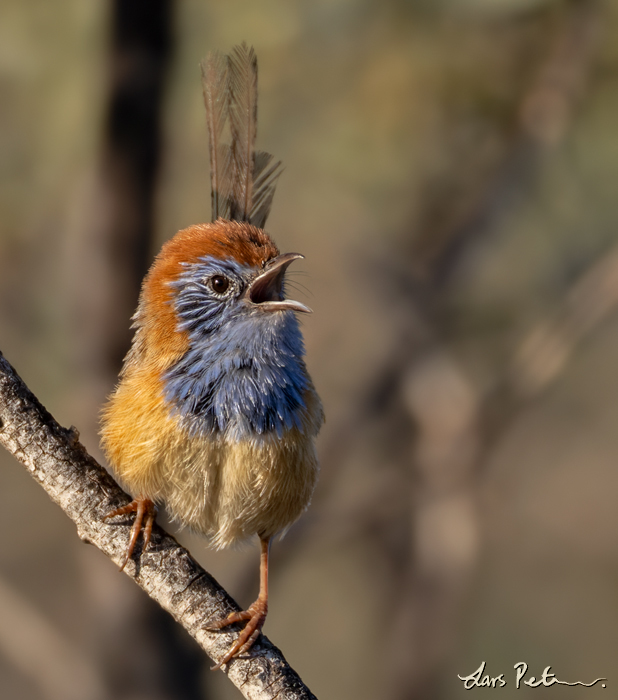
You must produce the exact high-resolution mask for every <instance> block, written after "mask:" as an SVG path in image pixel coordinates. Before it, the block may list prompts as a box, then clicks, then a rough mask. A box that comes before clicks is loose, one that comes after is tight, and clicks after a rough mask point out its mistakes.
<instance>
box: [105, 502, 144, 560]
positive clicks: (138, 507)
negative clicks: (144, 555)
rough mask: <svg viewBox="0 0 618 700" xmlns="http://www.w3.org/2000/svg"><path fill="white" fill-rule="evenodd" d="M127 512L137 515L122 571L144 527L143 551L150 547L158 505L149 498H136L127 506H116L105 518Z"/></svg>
mask: <svg viewBox="0 0 618 700" xmlns="http://www.w3.org/2000/svg"><path fill="white" fill-rule="evenodd" d="M127 513H135V514H136V515H135V522H134V523H133V527H132V528H131V539H130V540H129V546H128V547H127V555H126V557H125V559H124V561H123V562H122V566H121V567H120V571H122V570H123V569H124V567H125V566H126V565H127V562H128V561H129V559H130V558H131V555H132V554H133V550H134V549H135V545H136V543H137V538H138V537H139V533H140V531H141V530H142V527H143V528H144V544H143V546H142V552H143V551H144V550H145V549H146V547H148V544H149V542H150V536H151V535H152V526H153V525H154V521H155V518H156V517H157V507H156V506H155V504H154V503H153V502H152V501H151V500H150V499H149V498H136V499H134V500H133V501H131V503H128V504H127V505H126V506H121V507H120V508H116V510H113V511H112V512H111V513H108V514H107V515H104V516H103V520H107V519H108V518H113V517H115V516H116V515H126V514H127Z"/></svg>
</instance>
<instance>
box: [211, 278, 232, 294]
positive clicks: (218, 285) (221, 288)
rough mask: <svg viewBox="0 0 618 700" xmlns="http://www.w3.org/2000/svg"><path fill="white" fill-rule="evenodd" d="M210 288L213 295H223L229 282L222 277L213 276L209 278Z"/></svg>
mask: <svg viewBox="0 0 618 700" xmlns="http://www.w3.org/2000/svg"><path fill="white" fill-rule="evenodd" d="M210 286H211V288H212V291H213V292H215V294H225V292H227V290H228V289H229V287H230V280H229V279H228V278H227V277H224V276H223V275H214V276H213V277H211V278H210Z"/></svg>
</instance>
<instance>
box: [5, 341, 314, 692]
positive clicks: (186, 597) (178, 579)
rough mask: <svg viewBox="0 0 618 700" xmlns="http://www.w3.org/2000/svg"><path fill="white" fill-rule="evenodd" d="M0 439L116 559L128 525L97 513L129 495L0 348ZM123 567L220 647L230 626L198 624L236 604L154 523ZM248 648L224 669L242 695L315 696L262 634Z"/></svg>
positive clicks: (211, 647)
mask: <svg viewBox="0 0 618 700" xmlns="http://www.w3.org/2000/svg"><path fill="white" fill-rule="evenodd" d="M0 443H1V444H3V445H4V446H5V447H6V448H7V450H8V451H9V452H11V454H13V455H14V456H15V457H16V459H17V460H19V461H20V462H21V463H22V464H23V465H24V466H25V467H26V469H27V470H28V471H29V472H30V474H31V475H32V477H33V478H34V479H36V481H38V482H39V483H40V484H41V486H42V487H43V488H44V489H45V490H46V491H47V493H48V494H49V496H50V497H51V499H52V500H53V501H55V502H56V503H57V504H58V505H59V506H60V507H61V508H62V509H63V510H64V512H65V513H66V514H67V515H68V516H69V517H70V518H71V520H73V522H75V524H76V525H77V533H78V535H79V537H80V538H81V539H82V540H83V541H84V542H88V543H90V544H94V545H95V546H96V547H98V548H99V549H100V550H101V551H102V552H104V553H105V554H106V555H107V556H108V557H110V559H112V560H113V561H114V562H116V564H120V563H121V562H122V560H123V553H124V552H125V551H126V547H127V543H128V538H129V527H128V525H123V526H119V525H118V524H114V523H108V522H104V521H103V520H102V517H103V515H105V514H106V513H108V512H109V511H110V510H113V509H114V508H116V507H118V506H119V505H123V504H125V503H128V502H129V500H130V499H129V498H128V496H127V495H126V494H125V493H124V491H122V489H121V488H120V487H119V486H118V485H117V484H116V482H115V481H114V480H113V479H112V477H111V476H110V475H109V474H108V473H107V472H106V471H105V470H104V469H103V468H102V467H101V466H100V465H99V464H98V463H97V462H96V461H95V460H94V459H93V458H92V457H91V456H90V455H89V454H88V453H87V452H86V450H85V449H84V447H83V446H82V445H81V444H80V443H79V441H78V436H77V431H76V430H75V429H74V428H72V429H70V430H67V429H65V428H62V427H61V426H60V425H58V423H57V422H56V421H55V420H54V418H53V417H52V416H51V415H50V414H49V413H48V412H47V411H46V409H45V408H44V407H43V406H42V405H41V404H40V402H39V401H38V400H37V398H36V397H35V396H34V395H33V394H32V393H31V392H30V390H29V389H28V387H27V386H26V385H25V384H24V383H23V381H22V380H21V378H20V377H19V376H18V375H17V373H16V372H15V370H14V369H13V368H12V367H11V365H10V364H9V363H8V362H7V360H6V359H5V358H4V357H3V355H2V354H1V353H0ZM125 571H126V573H127V575H129V576H131V578H133V579H134V580H135V582H136V583H137V584H138V585H139V586H140V587H141V588H143V589H144V590H145V591H146V593H148V595H149V596H150V597H151V598H152V599H153V600H156V601H157V602H158V603H159V604H160V605H161V606H162V607H163V608H164V609H165V610H167V611H168V612H169V613H170V614H171V615H172V616H173V617H174V619H175V620H176V621H177V622H179V623H180V624H181V625H182V626H183V627H184V628H185V629H186V630H187V632H189V634H190V635H191V636H192V637H193V638H194V639H195V640H196V641H197V643H198V644H199V645H200V646H201V647H202V649H203V650H204V651H205V652H206V653H207V654H208V655H209V656H210V657H211V658H212V659H214V660H217V659H219V658H221V657H222V656H223V655H224V654H225V652H226V651H227V649H228V648H229V646H230V644H231V643H232V641H233V638H234V637H235V635H236V633H235V632H214V633H213V632H207V631H206V630H205V629H204V628H205V626H206V624H207V622H208V621H209V620H210V619H211V618H213V617H217V618H220V617H223V616H225V615H227V614H228V613H230V612H231V611H233V610H239V607H238V605H237V604H236V603H235V601H234V600H232V598H231V597H230V596H229V595H228V594H227V593H226V591H225V590H223V589H222V588H221V587H220V586H219V584H218V583H217V582H216V581H215V580H214V579H213V578H212V576H210V575H209V574H208V573H207V572H206V571H204V569H202V568H201V567H200V565H199V564H198V563H197V562H196V561H195V560H194V559H193V558H192V557H191V555H190V554H189V552H187V550H186V549H184V548H183V547H181V546H180V545H179V544H178V543H177V542H176V540H175V539H174V538H173V537H171V536H170V535H168V534H167V533H166V532H165V531H164V530H162V529H161V528H160V527H158V526H155V528H154V530H153V537H152V540H151V545H150V547H149V548H148V550H147V551H146V552H145V553H144V554H143V555H142V556H141V557H140V560H139V565H136V564H135V562H133V561H131V562H129V564H128V565H127V568H126V569H125ZM254 649H256V651H257V653H255V654H254V656H252V657H251V658H242V659H236V660H234V661H233V662H232V663H231V664H230V665H229V670H227V671H226V673H227V675H228V677H229V679H230V680H231V681H232V682H233V683H234V684H235V685H236V686H237V687H238V688H239V690H240V691H241V692H242V694H243V695H244V696H245V697H246V698H248V699H249V700H273V699H274V698H275V697H277V698H279V699H280V700H283V699H287V700H301V699H302V700H311V698H315V696H314V695H313V694H312V693H311V691H310V690H309V689H308V688H307V687H306V686H305V685H304V684H303V682H302V681H301V680H300V678H299V677H298V674H297V673H296V672H295V671H294V670H292V669H291V668H290V667H289V666H288V664H287V662H286V661H285V659H284V657H283V655H282V654H281V652H280V651H279V650H278V649H277V648H276V647H274V646H273V645H272V644H271V643H270V642H269V641H268V640H267V639H266V638H265V637H263V638H262V639H261V641H260V643H259V645H256V647H254Z"/></svg>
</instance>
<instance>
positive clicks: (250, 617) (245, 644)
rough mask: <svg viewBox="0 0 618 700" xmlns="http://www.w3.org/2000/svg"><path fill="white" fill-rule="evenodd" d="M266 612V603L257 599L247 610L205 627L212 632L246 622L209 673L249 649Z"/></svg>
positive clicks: (264, 618) (259, 629)
mask: <svg viewBox="0 0 618 700" xmlns="http://www.w3.org/2000/svg"><path fill="white" fill-rule="evenodd" d="M267 612H268V603H267V601H266V600H263V599H260V598H258V599H257V600H256V601H255V603H253V605H251V606H250V607H249V608H248V609H247V610H242V611H241V612H234V613H230V614H229V615H228V616H227V617H225V618H223V620H218V621H216V622H211V623H210V624H209V625H208V627H206V629H207V630H209V631H211V632H214V631H216V630H220V629H223V628H224V627H227V626H228V625H233V624H234V623H235V622H243V621H245V620H246V621H247V624H246V625H245V627H244V629H243V630H242V632H241V633H240V634H239V635H238V639H237V640H236V642H235V643H234V644H233V645H232V646H231V647H230V649H229V651H228V652H227V653H226V654H225V656H224V657H223V658H222V659H221V660H220V661H219V662H218V663H217V664H216V665H215V666H212V667H211V669H210V670H211V671H216V670H217V669H218V668H221V666H225V664H227V663H229V662H230V661H231V660H232V659H233V658H234V657H235V656H238V655H239V654H244V653H245V652H247V651H249V649H251V647H252V646H253V645H254V644H255V641H256V639H257V638H258V636H259V634H260V631H261V629H262V627H263V626H264V621H265V620H266V613H267Z"/></svg>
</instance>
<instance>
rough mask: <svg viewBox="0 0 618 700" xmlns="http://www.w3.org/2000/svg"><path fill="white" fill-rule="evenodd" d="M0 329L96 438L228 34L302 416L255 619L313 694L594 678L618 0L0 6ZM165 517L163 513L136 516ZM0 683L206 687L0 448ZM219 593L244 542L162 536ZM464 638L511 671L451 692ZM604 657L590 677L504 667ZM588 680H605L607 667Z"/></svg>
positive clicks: (141, 0) (89, 438)
mask: <svg viewBox="0 0 618 700" xmlns="http://www.w3.org/2000/svg"><path fill="white" fill-rule="evenodd" d="M0 17H1V21H0V350H1V351H2V352H3V353H4V354H5V356H6V357H7V359H8V360H9V361H10V362H11V363H12V364H13V365H14V366H15V367H16V369H17V370H18V372H19V373H20V374H21V375H22V377H23V378H24V379H25V381H26V382H27V383H28V384H29V386H30V388H31V389H32V390H33V391H34V392H35V394H37V395H38V397H39V398H40V399H41V401H42V402H43V403H44V404H45V405H46V407H47V408H48V409H49V410H50V411H51V412H52V413H53V414H54V415H55V417H56V418H57V419H58V420H59V421H60V422H61V423H62V424H63V425H65V426H69V425H72V424H73V425H75V426H77V427H78V428H79V430H80V431H81V436H82V441H83V442H84V444H85V445H86V446H87V448H88V449H89V450H90V451H91V452H92V453H93V454H94V455H95V456H97V457H98V458H101V455H100V452H99V449H98V438H97V415H98V411H99V407H100V406H101V404H102V403H103V401H104V399H105V397H106V395H107V394H108V393H109V392H110V390H111V388H112V386H113V384H114V381H115V377H116V375H117V372H118V369H119V367H120V363H121V360H122V357H123V355H124V353H125V352H126V350H127V348H128V344H129V342H130V337H131V336H130V331H129V323H130V322H129V318H130V316H131V314H132V312H133V310H134V308H135V305H136V301H137V295H138V292H139V284H140V280H141V278H142V276H143V274H144V273H145V271H146V270H147V268H148V266H149V264H150V262H151V261H152V258H153V256H154V255H155V254H156V252H157V251H158V249H159V247H160V246H161V244H162V243H163V242H164V241H165V240H167V239H169V238H170V237H171V236H172V235H173V234H174V233H175V232H176V231H177V230H178V229H181V228H184V227H186V226H188V225H190V224H193V223H197V222H201V221H207V220H209V217H210V197H209V181H208V158H207V152H208V149H207V137H206V130H205V116H204V109H203V104H202V91H201V84H200V71H199V61H200V59H201V58H202V57H203V56H204V55H205V54H206V53H207V51H209V50H211V49H215V48H217V49H221V50H223V51H228V50H229V49H231V47H232V46H233V45H234V44H235V43H239V42H240V41H242V40H246V41H247V42H248V43H250V44H253V45H254V46H255V49H256V52H257V55H258V59H259V65H260V119H259V124H260V127H259V133H258V146H259V147H260V148H261V149H264V150H267V151H270V152H272V153H274V154H275V155H276V157H277V158H281V159H282V160H283V161H284V163H285V166H286V170H285V172H284V174H283V176H282V178H281V179H280V181H279V185H278V188H277V194H276V197H275V201H274V206H273V213H272V216H271V218H270V220H269V224H268V230H269V232H270V233H271V234H272V235H273V237H274V238H275V240H276V241H277V242H278V244H279V246H280V248H281V249H282V250H283V251H290V250H293V251H296V250H298V251H300V252H302V253H304V254H305V256H306V260H305V261H304V262H303V263H302V265H299V266H298V267H297V269H298V270H299V272H297V273H296V274H295V276H294V277H293V280H294V281H295V283H296V284H297V285H298V288H299V291H298V293H297V294H298V298H299V299H300V300H302V301H304V302H305V303H308V304H309V305H310V306H311V307H312V308H313V309H314V312H315V313H314V314H313V315H312V316H311V317H308V318H306V319H303V325H304V333H305V339H306V345H307V356H308V365H309V368H310V371H311V374H312V376H313V378H314V381H315V383H316V386H317V388H318V390H319V392H320V393H321V395H322V397H323V400H324V404H325V408H326V414H327V422H326V425H325V426H324V429H323V431H322V434H321V437H320V443H319V450H320V454H321V462H322V475H321V480H320V483H319V486H318V489H317V491H316V494H315V497H314V501H313V504H312V506H311V508H310V510H309V511H308V513H307V514H306V515H305V516H304V517H303V518H302V520H301V521H300V522H299V523H298V524H297V525H296V526H295V527H294V528H293V529H292V530H291V531H290V533H289V534H288V535H287V536H286V538H285V539H284V540H283V541H281V542H279V543H276V544H275V546H274V548H273V557H272V583H271V611H270V614H269V618H268V621H267V624H266V629H265V631H266V633H267V634H268V636H269V638H270V639H271V640H272V641H273V642H274V643H275V644H277V645H278V646H279V647H280V648H281V649H282V651H283V653H284V654H285V656H286V658H287V659H288V661H289V662H290V663H291V665H292V666H293V667H294V668H295V669H296V670H297V671H298V672H299V673H300V675H301V677H302V678H303V680H304V681H305V682H306V683H307V685H308V686H309V687H310V688H311V689H312V691H313V692H314V693H315V694H316V695H317V696H318V697H319V698H321V699H325V698H338V699H339V700H348V699H350V700H351V699H352V698H354V699H355V700H369V699H373V698H376V697H379V698H385V699H387V700H391V699H392V700H404V699H408V698H409V699H411V700H416V699H420V698H423V699H424V700H427V699H429V700H431V699H435V700H457V699H459V698H464V697H465V698H469V697H476V696H478V695H483V696H484V697H485V696H487V695H489V694H495V695H496V696H499V697H500V698H503V699H504V700H508V699H509V698H511V697H517V698H526V697H532V696H533V695H534V694H535V692H536V693H537V695H538V694H544V696H547V697H560V698H563V697H564V698H573V699H575V698H592V697H597V696H599V694H601V693H606V694H607V692H610V693H611V692H612V691H611V688H612V687H614V688H615V687H616V686H617V684H618V676H617V675H616V674H617V673H618V671H617V668H618V667H617V666H616V658H618V596H617V593H616V591H617V590H618V508H617V507H616V501H617V497H618V469H617V468H616V466H617V462H618V430H617V425H618V372H617V371H616V367H617V365H618V195H617V189H618V129H617V127H616V125H617V124H618V3H616V2H613V1H612V0H605V1H603V0H596V1H595V0H385V1H383V2H370V1H369V0H302V1H295V0H265V1H264V2H259V3H256V2H250V1H249V0H228V1H227V2H225V3H222V2H214V1H213V2H207V1H205V0H202V1H199V0H183V1H182V2H174V1H173V0H115V1H114V0H88V1H87V2H84V0H55V1H54V2H53V3H50V2H46V1H45V0H31V1H30V2H28V3H24V2H19V0H2V1H1V2H0ZM160 520H161V522H162V523H163V524H164V525H165V516H164V515H162V516H161V517H160ZM0 531H1V532H2V534H3V537H2V546H0V689H1V695H2V697H3V698H7V699H11V700H34V699H37V700H108V699H109V700H111V699H114V700H142V699H144V700H145V699H146V698H148V699H149V700H176V699H178V700H180V699H182V700H197V699H198V698H199V699H207V698H218V699H219V698H220V699H224V700H226V699H228V698H229V699H230V700H231V699H232V698H238V697H240V695H239V693H238V691H237V690H236V689H235V688H234V687H233V686H232V685H231V684H230V683H229V682H228V681H227V680H226V678H225V676H224V675H223V674H222V673H210V672H209V671H208V667H209V665H210V662H209V660H208V659H206V658H205V657H204V655H203V654H202V653H201V652H200V650H199V649H198V648H197V647H196V645H195V644H194V643H193V641H192V640H191V639H190V638H189V637H188V635H187V634H186V633H185V632H184V631H183V630H181V629H179V628H177V626H176V625H175V623H173V622H172V620H171V619H170V618H168V617H167V616H166V614H165V613H162V612H161V611H160V610H159V609H157V607H156V606H155V605H154V604H152V603H151V602H150V601H149V600H148V599H147V598H146V596H145V594H143V593H142V592H141V591H140V590H139V589H138V588H137V586H135V585H134V584H133V583H132V582H131V581H130V580H129V579H128V578H127V577H125V576H121V575H119V574H118V572H117V570H116V567H115V566H114V565H113V564H112V563H111V562H110V561H108V560H107V559H106V558H105V557H104V556H103V555H102V554H101V553H99V552H98V551H96V550H94V549H93V548H91V547H87V546H85V545H84V544H83V543H81V542H80V541H79V539H78V538H77V536H76V532H75V528H74V526H73V524H72V523H71V522H70V521H69V520H68V519H67V518H66V516H65V515H64V514H63V513H62V512H61V511H60V510H59V509H58V508H57V507H56V506H55V505H54V504H52V503H51V501H49V499H48V497H47V496H46V495H45V493H44V492H43V491H42V490H41V489H40V488H39V487H38V486H37V485H36V484H35V483H34V482H33V481H32V480H31V479H30V477H29V476H28V475H27V473H26V472H25V471H24V470H23V469H22V468H21V467H20V466H19V465H18V464H17V463H16V462H15V460H13V459H12V458H10V457H9V456H8V454H6V453H4V452H2V453H0ZM178 536H179V539H180V540H181V541H182V542H183V543H184V544H186V545H187V546H188V547H189V549H190V550H191V551H192V553H193V554H194V555H195V556H196V557H197V559H199V560H200V561H201V562H202V563H203V565H204V566H205V567H206V568H207V569H208V570H209V571H210V572H211V573H212V574H213V575H214V576H215V577H216V578H217V579H218V580H219V581H220V583H221V584H222V585H224V586H225V587H226V588H227V590H228V591H230V593H231V594H232V595H233V596H234V597H235V598H236V599H237V600H238V601H239V602H240V603H241V604H242V605H247V604H248V603H249V602H250V601H251V600H253V599H254V596H255V594H256V591H257V588H258V573H257V572H258V550H257V546H253V547H249V548H248V549H246V550H244V551H232V552H223V553H213V552H211V551H209V550H208V549H207V548H206V546H205V543H204V542H203V541H202V540H201V539H199V538H196V537H193V536H191V535H190V534H188V533H184V532H182V533H179V535H178ZM482 661H485V662H486V664H487V665H486V670H485V673H487V674H489V675H490V676H498V675H499V674H503V677H504V679H505V680H506V682H507V685H506V686H504V687H501V688H496V689H494V690H487V689H485V688H473V689H471V690H466V689H465V688H464V686H463V683H462V682H461V681H460V680H459V679H458V678H457V676H458V674H459V675H461V676H466V675H469V674H471V673H472V672H473V671H474V670H476V669H477V668H478V667H479V666H480V664H481V662H482ZM521 661H524V662H526V663H527V664H528V665H529V671H528V674H527V676H526V677H529V676H530V675H534V676H536V677H537V678H538V677H539V676H540V675H541V674H542V671H543V669H544V668H545V667H546V666H552V670H553V672H555V673H556V675H557V677H558V678H559V679H560V680H565V681H571V682H572V681H581V682H586V683H589V682H591V681H593V680H594V679H595V678H598V677H601V676H602V677H606V678H608V681H607V687H608V689H607V690H605V691H604V690H603V689H602V688H601V684H597V685H596V686H595V687H594V688H581V687H574V688H570V687H566V686H554V687H553V688H550V689H544V690H537V691H535V690H533V689H530V688H528V687H522V688H521V689H519V690H517V689H516V687H515V672H514V669H513V666H514V664H516V663H518V662H521ZM603 697H607V695H604V696H603Z"/></svg>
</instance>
